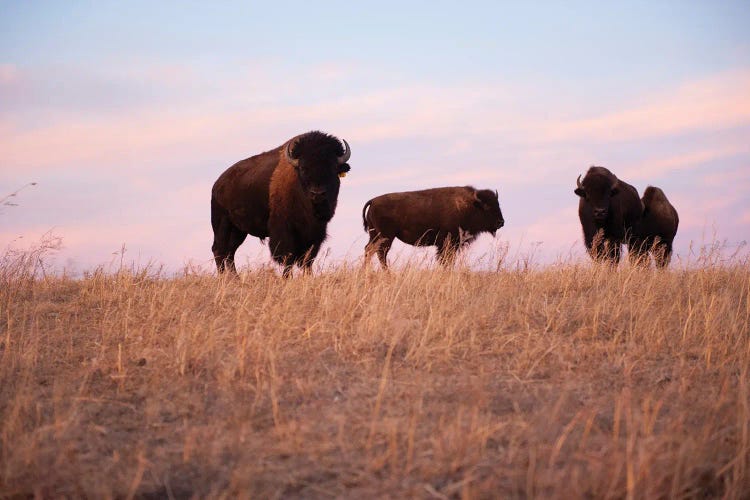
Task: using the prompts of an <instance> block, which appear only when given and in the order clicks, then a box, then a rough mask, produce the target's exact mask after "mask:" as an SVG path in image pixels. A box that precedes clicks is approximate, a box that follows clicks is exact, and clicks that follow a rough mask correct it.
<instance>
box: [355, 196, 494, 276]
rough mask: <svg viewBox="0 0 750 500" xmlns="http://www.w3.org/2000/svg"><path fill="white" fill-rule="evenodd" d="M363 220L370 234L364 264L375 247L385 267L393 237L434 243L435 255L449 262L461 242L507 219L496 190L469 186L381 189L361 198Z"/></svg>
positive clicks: (448, 263) (490, 231)
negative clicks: (363, 200)
mask: <svg viewBox="0 0 750 500" xmlns="http://www.w3.org/2000/svg"><path fill="white" fill-rule="evenodd" d="M368 208H369V210H368ZM362 222H363V224H364V227H365V231H367V233H368V234H369V236H370V241H368V242H367V245H366V246H365V264H367V263H368V262H369V261H370V259H371V258H372V254H373V253H375V252H377V254H378V258H379V259H380V263H381V264H382V266H383V268H387V267H388V262H387V260H386V257H387V256H388V251H389V250H390V248H391V244H393V240H394V238H398V239H399V240H401V241H403V242H404V243H408V244H409V245H416V246H432V245H435V246H436V247H437V256H438V260H439V261H440V262H441V263H442V264H444V265H450V264H452V263H453V259H454V257H455V254H456V252H457V251H458V250H459V249H460V248H461V247H462V246H464V245H466V244H468V243H471V242H472V241H473V240H474V239H475V238H476V237H477V235H479V234H480V233H483V232H488V233H492V235H493V236H494V235H495V232H496V231H497V230H498V229H500V228H501V227H503V225H504V224H505V221H504V220H503V214H502V212H501V211H500V204H499V202H498V198H497V191H490V190H489V189H481V190H478V189H475V188H473V187H471V186H465V187H443V188H434V189H425V190H423V191H409V192H404V193H389V194H384V195H381V196H378V197H376V198H373V199H371V200H370V201H368V202H367V203H365V206H364V207H363V208H362Z"/></svg>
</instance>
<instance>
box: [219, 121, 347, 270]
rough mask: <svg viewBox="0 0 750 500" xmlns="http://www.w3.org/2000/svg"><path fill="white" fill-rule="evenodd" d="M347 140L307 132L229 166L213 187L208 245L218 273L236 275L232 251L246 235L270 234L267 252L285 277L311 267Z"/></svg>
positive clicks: (335, 193)
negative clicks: (296, 269) (210, 241)
mask: <svg viewBox="0 0 750 500" xmlns="http://www.w3.org/2000/svg"><path fill="white" fill-rule="evenodd" d="M350 156H351V150H350V149H349V145H348V144H347V143H346V141H344V143H343V146H342V144H341V143H340V142H339V140H338V139H336V138H335V137H333V136H330V135H327V134H324V133H322V132H317V131H315V132H308V133H306V134H302V135H299V136H297V137H294V138H292V139H291V140H289V141H287V142H286V143H284V144H283V145H281V146H279V147H277V148H274V149H272V150H270V151H267V152H265V153H261V154H259V155H255V156H252V157H250V158H247V159H245V160H242V161H240V162H238V163H236V164H234V165H232V166H231V167H229V168H228V169H227V170H226V171H225V172H224V173H223V174H221V176H219V178H218V179H217V181H216V183H215V184H214V186H213V189H212V191H211V226H212V228H213V231H214V243H213V245H212V247H211V249H212V251H213V254H214V259H215V261H216V267H217V269H218V270H219V272H224V271H225V270H227V269H228V270H229V271H230V272H232V273H234V274H236V272H237V271H236V268H235V265H234V256H235V253H236V251H237V249H238V248H239V246H240V245H241V244H242V242H243V241H244V240H245V238H246V237H247V235H248V234H250V235H252V236H256V237H258V238H260V239H261V241H263V240H264V239H265V238H269V246H270V250H271V255H272V256H273V258H274V260H275V261H276V262H278V263H279V264H281V265H283V266H284V275H285V276H289V274H290V273H291V269H292V266H293V265H295V264H296V265H298V266H300V267H302V268H303V269H304V270H305V271H309V270H310V267H311V266H312V263H313V261H314V259H315V256H316V255H317V253H318V250H319V249H320V245H321V244H322V243H323V241H324V240H325V238H326V228H327V226H328V222H329V221H330V220H331V218H332V217H333V215H334V213H335V211H336V204H337V200H338V193H339V187H340V185H341V183H340V179H339V176H340V175H342V174H344V173H346V172H348V171H349V169H350V167H349V164H348V163H347V161H348V160H349V157H350Z"/></svg>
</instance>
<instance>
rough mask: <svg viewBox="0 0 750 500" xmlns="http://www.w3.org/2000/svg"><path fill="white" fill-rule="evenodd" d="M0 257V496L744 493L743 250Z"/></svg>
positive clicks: (748, 461) (748, 412)
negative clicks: (416, 262)
mask: <svg viewBox="0 0 750 500" xmlns="http://www.w3.org/2000/svg"><path fill="white" fill-rule="evenodd" d="M27 264H28V263H27ZM12 266H13V264H12V263H11V262H9V261H5V262H4V264H3V269H2V271H0V278H2V280H3V281H2V288H1V289H0V339H1V340H0V496H16V495H18V496H26V495H36V496H40V497H58V496H73V497H78V496H86V497H101V498H105V497H133V496H136V497H148V496H160V497H175V498H181V497H188V496H190V495H193V494H194V495H197V496H199V497H221V496H232V497H233V496H236V495H242V496H256V497H263V498H266V497H300V496H301V497H329V496H347V497H352V498H361V497H366V496H367V497H371V496H390V497H406V496H408V497H425V498H428V497H435V498H446V497H447V498H451V497H464V498H476V497H478V498H483V497H484V498H487V497H506V498H528V497H541V498H576V497H578V498H580V497H593V498H622V497H627V498H656V497H672V498H691V497H725V498H743V497H744V498H747V496H748V492H749V491H750V470H749V467H750V458H749V457H750V389H749V385H750V380H749V377H750V373H749V371H750V337H749V330H748V326H749V318H750V293H749V292H750V290H749V289H750V265H749V263H748V261H747V259H742V258H739V257H737V258H734V259H732V260H730V261H728V262H718V261H716V260H710V259H707V260H706V261H705V262H704V263H703V265H700V266H692V267H691V268H689V269H688V268H685V269H672V270H669V271H666V272H656V271H653V270H644V269H633V268H630V267H628V266H627V265H625V266H622V267H621V268H619V269H617V270H612V269H610V268H607V267H603V266H601V267H600V266H594V265H591V264H589V263H582V264H577V263H574V262H570V263H563V264H559V265H555V266H549V267H546V268H538V269H526V270H524V269H509V268H507V267H502V268H501V269H500V270H499V272H494V273H480V272H470V271H468V270H466V269H461V268H458V269H456V270H454V271H445V270H438V269H425V268H423V267H415V266H406V267H404V268H403V269H401V270H399V271H396V272H392V273H384V272H373V271H363V270H361V269H359V268H351V267H347V266H341V267H338V268H331V269H328V270H326V271H325V272H323V273H321V274H318V275H315V276H302V277H298V278H295V279H291V280H284V279H281V278H279V277H278V275H277V274H276V273H275V272H271V271H269V270H259V271H252V272H248V273H246V274H244V275H243V276H242V279H241V280H232V279H219V278H216V277H214V276H211V275H208V274H201V273H185V274H184V275H183V276H180V277H169V278H168V277H163V276H160V275H159V274H158V273H155V272H149V271H148V270H140V271H138V270H121V271H119V272H114V273H105V272H102V271H101V270H99V271H95V272H92V273H90V274H88V275H86V276H84V277H83V278H81V279H72V278H69V277H60V276H51V275H46V276H45V275H41V274H39V273H38V272H36V273H35V272H34V271H33V266H32V268H31V269H32V271H29V269H30V268H29V267H28V265H27V266H26V268H25V269H26V272H19V270H18V269H15V270H14V269H12V268H11V267H12Z"/></svg>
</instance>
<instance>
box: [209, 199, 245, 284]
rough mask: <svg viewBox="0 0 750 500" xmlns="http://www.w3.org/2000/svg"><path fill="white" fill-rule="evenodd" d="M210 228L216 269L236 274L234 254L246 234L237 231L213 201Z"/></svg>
mask: <svg viewBox="0 0 750 500" xmlns="http://www.w3.org/2000/svg"><path fill="white" fill-rule="evenodd" d="M211 227H212V228H213V230H214V243H213V245H211V251H212V252H213V254H214V261H215V262H216V269H217V270H218V271H219V273H223V272H224V271H226V270H227V269H228V270H229V272H230V273H232V274H237V269H236V268H235V267H234V254H235V253H236V252H237V249H238V248H239V246H240V245H241V244H242V242H243V241H245V238H246V237H247V234H246V233H244V232H242V231H240V230H239V229H237V228H236V227H235V226H234V225H233V224H232V222H231V221H230V220H229V213H227V211H226V210H225V209H224V208H222V207H221V206H220V205H219V204H218V203H216V202H215V201H214V200H213V199H212V200H211Z"/></svg>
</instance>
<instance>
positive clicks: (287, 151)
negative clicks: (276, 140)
mask: <svg viewBox="0 0 750 500" xmlns="http://www.w3.org/2000/svg"><path fill="white" fill-rule="evenodd" d="M295 144H297V138H296V137H295V138H294V139H292V140H291V141H289V142H287V143H286V147H285V148H284V155H285V156H286V160H287V161H288V162H289V163H290V164H291V165H292V166H293V167H298V166H299V160H298V159H296V158H294V157H293V156H292V150H293V149H294V145H295Z"/></svg>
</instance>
